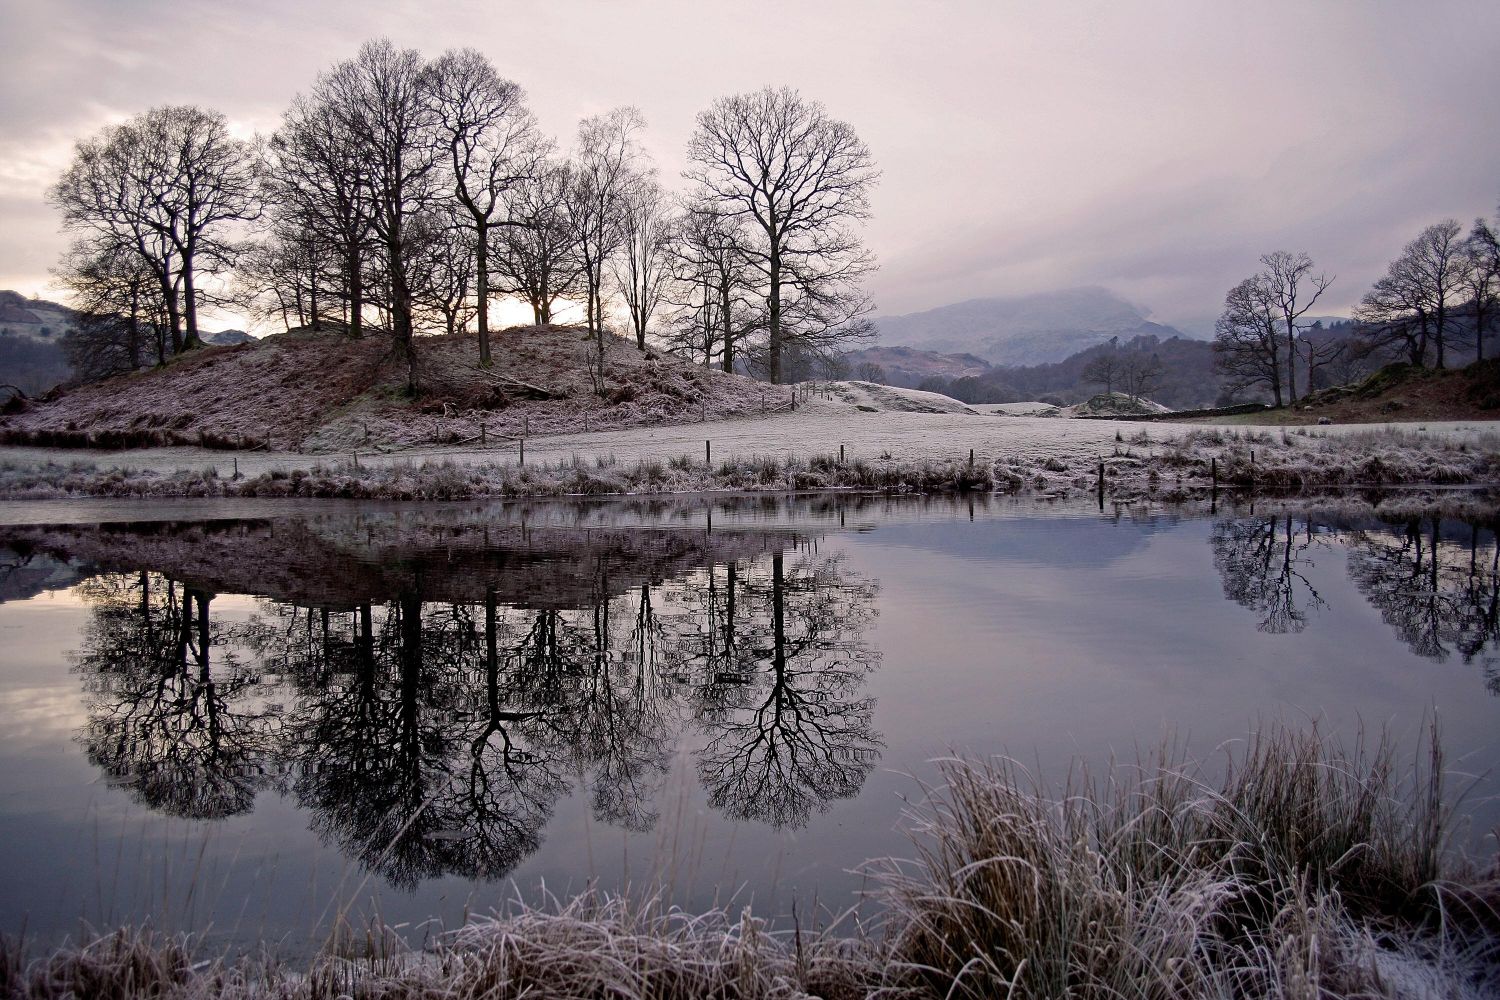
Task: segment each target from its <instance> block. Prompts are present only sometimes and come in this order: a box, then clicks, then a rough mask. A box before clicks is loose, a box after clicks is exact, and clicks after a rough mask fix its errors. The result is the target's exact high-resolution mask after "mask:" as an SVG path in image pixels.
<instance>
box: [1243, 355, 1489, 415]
mask: <svg viewBox="0 0 1500 1000" xmlns="http://www.w3.org/2000/svg"><path fill="white" fill-rule="evenodd" d="M1324 419H1326V420H1328V421H1329V422H1330V423H1335V424H1361V423H1380V422H1384V421H1387V420H1403V421H1411V420H1500V360H1489V361H1478V362H1474V363H1472V364H1469V365H1467V366H1466V367H1463V368H1444V369H1432V368H1416V367H1414V366H1412V365H1409V364H1405V363H1397V364H1391V365H1386V366H1385V367H1384V368H1381V369H1380V370H1379V371H1377V372H1375V373H1373V374H1371V375H1369V376H1368V377H1366V378H1364V379H1362V380H1361V381H1359V382H1356V383H1354V384H1352V385H1345V386H1338V387H1335V388H1331V389H1320V390H1318V391H1317V392H1314V393H1311V394H1309V395H1307V396H1304V397H1303V398H1301V399H1299V400H1298V401H1297V405H1296V406H1295V407H1287V408H1286V409H1282V410H1272V411H1269V412H1267V413H1265V414H1264V415H1261V414H1256V415H1255V417H1254V418H1249V417H1245V418H1228V420H1229V421H1232V422H1251V423H1285V424H1305V423H1311V422H1312V421H1314V420H1318V421H1321V420H1324Z"/></svg>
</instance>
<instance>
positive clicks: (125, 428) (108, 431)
mask: <svg viewBox="0 0 1500 1000" xmlns="http://www.w3.org/2000/svg"><path fill="white" fill-rule="evenodd" d="M606 344H607V351H608V358H607V363H606V366H605V367H606V374H605V377H604V385H603V393H602V394H600V393H598V392H596V391H595V387H594V382H593V376H592V374H591V372H592V367H593V366H592V364H591V359H592V357H593V353H592V352H593V348H592V343H591V341H590V340H589V339H588V338H587V337H586V335H585V334H584V333H583V331H582V330H580V329H578V328H575V327H556V326H554V327H521V328H516V329H511V330H506V331H503V332H501V333H499V334H498V335H497V338H496V348H495V358H496V364H495V366H494V368H492V369H490V370H489V371H483V370H481V369H480V368H478V367H477V356H478V348H477V345H476V344H475V342H474V339H473V337H463V338H450V337H419V338H418V339H417V341H416V345H415V347H416V351H417V364H416V373H417V383H418V392H417V394H416V396H415V397H411V396H409V395H408V394H407V392H406V389H405V387H406V370H405V366H404V365H399V364H397V363H395V362H394V361H393V359H392V357H391V354H390V346H391V345H390V341H389V340H388V339H387V338H384V337H367V338H365V339H364V340H359V341H351V340H348V339H347V338H345V337H343V336H340V335H338V334H335V333H330V332H320V333H313V332H309V331H292V332H290V333H284V334H278V335H275V336H271V337H266V338H264V339H262V340H258V341H251V342H248V343H244V344H239V345H235V346H227V347H206V348H203V349H202V350H197V351H193V352H190V353H188V354H186V355H183V356H181V357H179V358H177V359H175V360H173V361H172V362H171V363H170V364H168V365H167V366H165V367H164V368H159V369H151V370H146V371H140V372H135V373H132V374H129V375H122V376H118V377H115V378H112V379H108V380H106V381H103V382H99V383H95V384H91V385H85V386H80V387H78V388H76V389H73V390H71V391H68V392H64V393H61V394H59V395H58V396H57V397H56V398H53V399H50V400H47V401H43V402H32V403H31V404H30V405H29V406H28V407H27V408H25V409H24V410H23V411H22V412H18V413H12V414H10V415H9V416H6V417H0V442H3V443H8V444H37V445H52V446H61V447H84V446H97V447H110V448H121V447H123V448H129V447H151V446H157V445H204V446H207V447H213V448H237V447H242V448H270V449H273V450H300V451H307V452H321V453H330V452H338V453H347V452H349V451H353V450H356V449H365V450H377V449H395V448H404V447H416V446H428V445H441V444H454V443H459V442H475V443H478V442H480V441H481V435H483V440H484V441H488V442H494V443H497V444H498V443H500V442H503V441H504V440H505V439H506V438H507V437H510V438H515V437H521V436H525V435H539V434H557V433H567V432H578V431H591V430H592V431H597V430H607V429H611V428H621V427H641V426H657V425H663V424H681V423H690V422H696V421H699V420H715V419H723V418H725V417H734V416H750V415H757V416H758V415H760V414H761V413H763V412H774V411H775V410H777V409H780V408H783V407H786V406H787V405H788V404H789V403H790V400H791V396H792V390H791V389H790V388H789V387H786V386H771V385H767V384H765V383H763V382H757V381H755V380H754V379H751V378H748V377H745V376H742V375H732V374H728V373H725V372H721V371H713V370H709V369H706V368H703V367H701V366H699V365H696V364H694V363H692V362H690V361H687V360H685V359H682V358H680V357H677V356H676V355H672V354H665V353H660V352H656V351H640V350H638V349H637V348H636V347H635V344H634V343H633V342H631V341H626V340H623V339H620V338H616V337H609V338H607V340H606ZM832 394H837V405H838V406H840V407H842V408H844V409H847V410H849V411H859V410H865V411H868V410H877V411H878V410H906V411H921V412H954V411H959V412H969V411H968V410H967V408H966V407H964V406H963V405H962V404H959V403H957V402H955V401H954V400H951V399H946V398H943V397H936V396H933V395H932V394H929V393H917V392H913V391H910V390H901V389H885V388H884V387H880V386H867V385H864V384H863V383H834V384H833V385H832V386H830V387H828V391H827V392H825V395H832ZM820 405H825V406H827V405H834V404H830V403H822V404H820Z"/></svg>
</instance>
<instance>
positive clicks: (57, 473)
mask: <svg viewBox="0 0 1500 1000" xmlns="http://www.w3.org/2000/svg"><path fill="white" fill-rule="evenodd" d="M993 488H994V482H993V480H992V479H991V478H990V473H989V469H988V468H986V467H985V466H983V465H975V466H973V467H970V466H968V465H967V464H966V463H962V462H913V463H896V462H880V461H865V460H861V459H854V460H849V461H840V460H839V459H838V457H837V456H832V455H817V456H813V457H812V458H810V459H807V460H803V459H799V458H775V457H771V456H764V457H756V456H752V457H750V458H746V459H732V460H726V461H723V462H714V463H711V464H710V463H705V462H703V461H701V460H698V461H695V460H692V459H688V458H686V457H678V458H674V459H669V460H667V461H665V462H663V461H660V460H657V459H645V460H641V461H638V462H634V463H630V464H628V465H627V464H625V463H620V462H617V461H614V460H612V459H610V458H607V457H600V458H596V459H595V460H593V461H589V460H587V459H583V458H581V457H574V458H572V459H569V460H566V461H562V462H557V463H553V464H548V465H528V466H522V465H519V464H509V463H507V464H487V465H461V464H458V463H456V462H452V461H444V460H438V461H426V462H422V463H421V464H411V465H381V466H375V467H370V466H360V465H358V464H356V462H355V461H353V460H350V461H345V462H340V463H334V464H327V465H324V464H317V465H314V466H312V467H311V468H309V469H301V468H299V469H292V470H291V471H284V470H272V471H270V472H264V473H261V474H259V475H256V476H253V477H241V478H238V479H236V478H233V477H231V476H222V475H220V474H219V473H218V472H217V470H211V469H205V470H191V471H189V470H183V471H177V472H171V473H157V472H154V471H150V470H140V469H119V468H116V469H109V470H99V469H96V468H95V467H93V466H91V465H88V464H86V463H71V464H66V465H64V464H52V463H48V464H44V465H42V466H32V465H20V464H15V463H0V498H6V499H27V500H37V499H55V498H62V497H75V496H95V497H338V498H350V499H379V500H469V499H479V498H488V497H498V498H515V497H566V496H603V495H625V494H641V493H697V492H708V491H715V490H752V491H765V490H777V491H788V490H789V491H798V490H820V489H858V490H879V491H885V492H893V493H911V492H922V493H930V492H941V491H959V492H962V491H968V490H982V491H986V492H988V491H990V490H992V489H993Z"/></svg>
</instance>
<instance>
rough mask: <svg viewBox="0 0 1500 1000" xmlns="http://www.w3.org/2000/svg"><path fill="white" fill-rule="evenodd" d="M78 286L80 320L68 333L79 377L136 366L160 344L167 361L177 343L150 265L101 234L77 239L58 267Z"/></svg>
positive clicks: (66, 343)
mask: <svg viewBox="0 0 1500 1000" xmlns="http://www.w3.org/2000/svg"><path fill="white" fill-rule="evenodd" d="M53 274H54V276H55V277H56V278H57V280H58V281H59V282H60V283H62V284H63V285H66V286H67V287H68V288H70V289H72V291H73V295H74V307H75V308H76V309H77V310H78V314H79V315H78V322H77V323H76V324H75V325H74V327H73V328H72V329H71V330H70V331H68V333H67V334H66V335H65V336H64V337H63V341H62V346H63V352H64V353H65V354H66V355H67V357H68V363H69V365H71V366H72V368H73V374H74V376H75V377H77V378H79V379H82V380H84V381H95V380H97V379H102V378H107V377H108V376H110V375H116V374H119V373H121V372H130V371H135V370H136V369H138V368H140V367H141V366H142V365H143V364H145V363H146V357H147V351H148V349H150V348H153V347H154V349H155V350H154V353H155V355H156V358H155V360H156V362H157V363H158V364H165V363H166V360H167V357H168V354H169V351H170V348H171V344H170V341H169V340H168V339H167V326H166V323H165V322H164V320H163V319H162V318H161V316H160V313H161V306H162V305H163V303H162V301H161V296H160V289H159V287H158V286H157V282H156V275H155V273H154V272H153V270H152V268H151V267H150V265H149V264H148V263H147V262H146V261H145V260H143V259H142V258H141V257H139V256H137V255H136V254H133V253H129V252H121V251H120V248H119V247H118V246H117V245H116V244H115V242H114V241H113V240H111V239H108V238H103V237H100V236H97V235H95V236H93V237H86V238H83V239H79V240H75V241H74V242H73V244H72V246H70V247H69V249H68V252H67V254H66V255H64V257H63V259H62V261H61V262H60V263H59V264H58V265H57V267H56V268H55V269H54V270H53Z"/></svg>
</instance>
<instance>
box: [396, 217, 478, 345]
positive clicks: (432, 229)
mask: <svg viewBox="0 0 1500 1000" xmlns="http://www.w3.org/2000/svg"><path fill="white" fill-rule="evenodd" d="M448 207H450V208H453V209H458V211H442V210H441V209H437V208H431V209H428V210H427V211H425V212H422V213H421V214H420V215H416V216H413V217H412V220H411V241H412V244H413V246H414V247H415V248H416V249H415V252H414V253H413V255H412V264H411V284H412V300H413V303H414V305H415V306H416V309H417V314H418V315H423V314H425V316H424V318H427V319H436V320H437V321H438V322H439V323H441V324H442V327H443V329H444V330H445V331H446V332H447V334H448V336H450V337H457V336H458V335H459V334H461V333H463V332H464V331H465V330H467V329H468V327H469V323H470V322H471V321H473V320H474V319H475V317H476V316H477V315H478V313H479V308H480V303H482V302H483V301H484V300H483V298H482V297H479V296H476V295H475V293H474V290H475V287H476V286H477V284H478V281H479V273H478V258H477V257H476V255H475V254H474V251H473V245H472V239H471V237H472V233H471V231H470V229H469V226H468V225H467V223H466V221H465V220H463V219H461V218H460V217H459V214H458V212H459V211H462V209H461V208H460V207H459V206H458V205H450V206H448Z"/></svg>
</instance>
